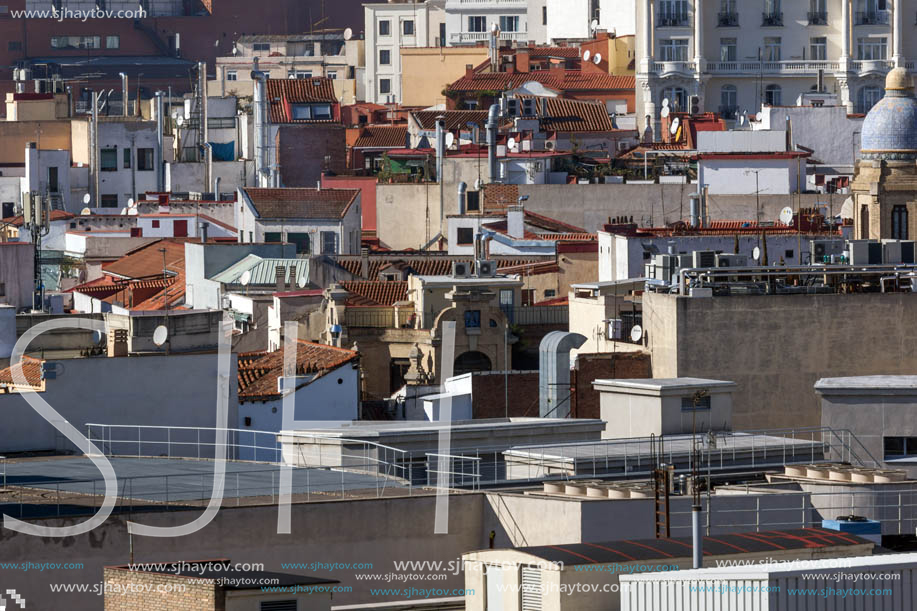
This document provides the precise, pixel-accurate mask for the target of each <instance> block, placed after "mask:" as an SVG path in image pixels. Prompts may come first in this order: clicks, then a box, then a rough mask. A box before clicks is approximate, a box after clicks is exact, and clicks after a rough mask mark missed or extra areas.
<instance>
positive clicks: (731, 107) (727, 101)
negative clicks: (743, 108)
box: [720, 85, 739, 119]
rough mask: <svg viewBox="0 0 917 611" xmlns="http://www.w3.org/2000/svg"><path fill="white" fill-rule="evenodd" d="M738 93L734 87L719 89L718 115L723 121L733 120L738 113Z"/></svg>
mask: <svg viewBox="0 0 917 611" xmlns="http://www.w3.org/2000/svg"><path fill="white" fill-rule="evenodd" d="M738 100H739V93H738V90H737V89H736V86H735V85H723V86H722V87H721V88H720V115H721V116H722V117H723V118H724V119H735V118H736V114H737V113H738V112H739V101H738Z"/></svg>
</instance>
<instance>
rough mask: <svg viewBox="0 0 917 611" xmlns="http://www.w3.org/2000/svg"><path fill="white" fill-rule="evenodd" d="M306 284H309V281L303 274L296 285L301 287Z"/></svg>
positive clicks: (304, 286)
mask: <svg viewBox="0 0 917 611" xmlns="http://www.w3.org/2000/svg"><path fill="white" fill-rule="evenodd" d="M308 284H309V281H308V280H307V279H306V277H305V276H303V277H302V278H300V279H299V280H298V281H297V282H296V286H298V287H299V288H301V289H304V288H306V286H307V285H308Z"/></svg>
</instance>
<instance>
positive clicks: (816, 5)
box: [809, 0, 828, 25]
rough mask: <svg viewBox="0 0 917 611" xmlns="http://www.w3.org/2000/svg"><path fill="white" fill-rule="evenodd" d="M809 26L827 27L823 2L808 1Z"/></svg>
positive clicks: (821, 0)
mask: <svg viewBox="0 0 917 611" xmlns="http://www.w3.org/2000/svg"><path fill="white" fill-rule="evenodd" d="M809 25H828V10H827V9H826V8H825V0H809Z"/></svg>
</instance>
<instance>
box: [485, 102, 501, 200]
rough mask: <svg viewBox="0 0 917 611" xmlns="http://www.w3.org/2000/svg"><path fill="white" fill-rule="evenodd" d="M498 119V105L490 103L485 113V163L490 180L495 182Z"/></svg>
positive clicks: (496, 174)
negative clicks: (488, 110) (487, 111)
mask: <svg viewBox="0 0 917 611" xmlns="http://www.w3.org/2000/svg"><path fill="white" fill-rule="evenodd" d="M499 120H500V105H499V104H491V105H490V112H489V113H488V114H487V125H486V126H485V127H486V128H487V164H488V169H489V170H490V182H492V183H493V182H497V179H498V172H497V128H498V127H499V125H498V123H497V122H498V121H499Z"/></svg>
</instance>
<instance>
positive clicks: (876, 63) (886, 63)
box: [852, 59, 895, 76]
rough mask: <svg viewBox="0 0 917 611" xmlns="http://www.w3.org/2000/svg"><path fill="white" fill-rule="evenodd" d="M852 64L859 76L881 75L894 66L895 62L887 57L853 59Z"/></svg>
mask: <svg viewBox="0 0 917 611" xmlns="http://www.w3.org/2000/svg"><path fill="white" fill-rule="evenodd" d="M852 66H853V70H854V71H855V72H856V73H857V74H858V75H859V76H881V75H883V74H885V73H887V72H888V71H889V70H891V69H892V68H894V67H895V62H893V61H891V60H888V59H867V60H858V61H855V62H853V63H852Z"/></svg>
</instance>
